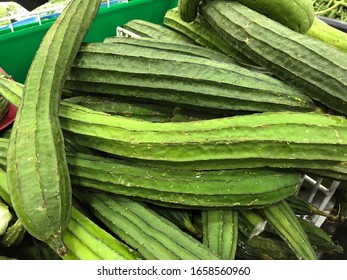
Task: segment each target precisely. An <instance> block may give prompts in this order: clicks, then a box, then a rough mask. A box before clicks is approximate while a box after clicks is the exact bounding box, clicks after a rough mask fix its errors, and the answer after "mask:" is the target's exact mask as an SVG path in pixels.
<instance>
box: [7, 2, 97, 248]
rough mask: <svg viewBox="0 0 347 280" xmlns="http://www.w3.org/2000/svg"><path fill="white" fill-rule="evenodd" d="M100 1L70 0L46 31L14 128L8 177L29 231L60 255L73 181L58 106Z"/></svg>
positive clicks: (34, 61)
mask: <svg viewBox="0 0 347 280" xmlns="http://www.w3.org/2000/svg"><path fill="white" fill-rule="evenodd" d="M100 3H101V1H100V0H92V1H84V0H74V1H72V2H71V3H70V4H69V5H68V6H67V7H66V9H65V10H64V11H63V13H62V14H61V15H60V16H59V18H58V19H57V20H56V21H55V22H54V24H53V25H52V27H51V28H50V29H49V31H48V32H47V33H46V35H45V37H44V38H43V40H42V42H41V45H40V47H39V49H38V51H37V53H36V55H35V57H34V60H33V62H32V64H31V67H30V70H29V72H28V76H27V79H26V82H25V87H24V91H23V98H22V101H21V103H20V104H19V107H18V111H17V115H16V119H15V122H14V125H13V128H12V132H11V137H10V143H9V150H8V157H7V178H8V182H9V192H10V196H11V200H12V203H13V208H14V210H15V212H16V214H17V216H18V218H19V219H20V220H21V221H22V223H23V225H24V227H25V228H26V230H27V231H28V232H29V233H30V234H31V235H32V236H34V237H35V238H37V239H39V240H41V241H44V242H46V243H47V244H48V245H50V246H51V247H52V248H53V249H54V250H55V251H56V252H57V253H58V254H59V255H64V254H65V253H66V247H65V246H64V244H63V242H62V234H63V232H64V231H65V229H66V227H67V224H68V221H69V218H70V210H71V185H70V178H69V173H68V169H67V163H66V158H65V150H64V141H63V135H62V132H61V128H60V124H59V119H58V109H59V104H60V103H59V102H60V96H61V93H62V90H63V84H64V80H65V77H66V75H67V71H68V69H69V68H70V66H71V64H72V62H73V60H74V58H75V56H76V53H77V51H78V49H79V47H80V44H81V42H82V40H83V39H84V36H85V34H86V33H87V30H88V29H89V26H90V25H91V23H92V21H93V19H94V17H95V15H96V13H97V11H98V8H99V5H100Z"/></svg>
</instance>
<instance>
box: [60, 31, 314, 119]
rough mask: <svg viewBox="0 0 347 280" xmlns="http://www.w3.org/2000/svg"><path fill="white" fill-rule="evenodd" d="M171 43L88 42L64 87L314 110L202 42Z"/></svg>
mask: <svg viewBox="0 0 347 280" xmlns="http://www.w3.org/2000/svg"><path fill="white" fill-rule="evenodd" d="M149 43H151V44H150V45H149ZM172 44H173V45H174V46H175V47H176V48H177V47H178V44H177V43H172ZM153 45H156V46H157V47H153ZM161 45H164V46H163V47H162V48H158V47H159V46H161ZM168 45H170V43H169V42H160V41H153V40H152V42H151V41H150V40H148V39H147V40H142V39H134V38H118V39H117V40H116V41H114V42H113V43H86V44H83V46H82V47H81V48H80V51H79V54H78V56H77V58H76V60H75V63H74V64H73V66H72V68H71V71H70V73H69V75H68V77H67V81H66V84H65V88H66V89H69V90H72V91H79V90H80V91H85V92H89V93H94V94H113V95H117V96H125V97H127V98H132V99H134V98H136V99H140V100H143V99H146V100H153V101H152V102H156V103H167V104H174V105H176V106H182V107H184V108H199V110H205V111H206V110H209V111H212V112H213V111H217V112H226V113H229V114H230V113H234V112H235V111H251V112H264V111H280V110H281V111H313V110H315V106H314V104H313V102H312V100H311V99H310V98H308V97H307V96H306V95H305V94H304V93H303V92H301V91H300V90H297V89H295V88H293V87H291V86H288V85H287V84H285V83H283V82H282V81H279V80H278V79H276V78H274V77H270V76H268V75H266V74H263V73H259V72H256V71H253V70H249V69H246V68H244V67H241V66H240V65H238V64H236V63H233V62H232V61H231V59H230V57H228V56H225V55H224V57H225V61H226V62H225V63H223V62H222V61H216V60H215V59H213V58H211V59H209V58H206V57H201V56H200V55H197V54H196V52H195V50H196V49H199V47H198V46H193V47H190V46H189V45H186V44H181V46H180V49H181V51H177V50H176V49H175V50H174V49H169V48H168V47H167V46H168ZM190 49H192V51H191V52H189V50H190ZM200 49H202V50H203V52H204V53H206V52H209V53H211V54H212V55H214V54H215V52H213V51H212V50H208V49H206V48H203V47H200ZM201 52H202V51H200V53H201ZM218 56H219V57H221V56H223V55H222V54H218Z"/></svg>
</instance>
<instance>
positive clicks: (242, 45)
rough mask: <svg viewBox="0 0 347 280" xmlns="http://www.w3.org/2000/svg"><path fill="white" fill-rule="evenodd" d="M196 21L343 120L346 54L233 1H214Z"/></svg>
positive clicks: (346, 97)
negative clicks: (201, 19)
mask: <svg viewBox="0 0 347 280" xmlns="http://www.w3.org/2000/svg"><path fill="white" fill-rule="evenodd" d="M201 13H202V15H203V16H204V17H205V19H206V20H207V21H208V22H209V23H210V24H211V25H212V26H213V27H214V28H215V30H216V32H217V33H218V34H219V35H220V36H221V37H223V38H224V39H225V40H227V41H228V42H229V43H230V44H232V45H234V46H236V47H237V48H238V49H239V50H240V51H242V52H243V53H244V54H245V55H247V56H248V57H249V58H251V59H253V60H254V61H257V63H258V64H259V65H260V66H263V67H265V68H266V69H268V70H269V71H272V72H273V73H274V75H276V76H277V77H278V78H279V79H281V80H283V81H285V82H286V83H288V84H291V85H293V86H295V87H297V88H300V89H302V90H304V91H305V93H306V94H307V95H308V96H310V97H311V98H312V99H314V100H316V101H318V102H319V103H321V104H323V105H325V106H327V107H329V108H330V109H332V110H333V111H334V112H336V113H338V114H343V115H347V95H346V89H347V54H346V53H345V52H343V51H340V50H338V49H337V48H334V47H332V46H330V45H328V44H326V43H324V42H321V41H319V40H317V39H315V38H312V37H310V36H308V35H306V34H300V33H298V32H295V31H293V30H291V29H289V28H287V27H285V26H283V25H282V24H280V23H278V22H276V21H274V20H271V19H269V18H267V17H265V16H263V15H262V14H260V13H258V12H256V11H254V10H251V9H249V8H248V7H246V6H244V5H242V4H240V3H238V2H237V1H225V0H215V1H212V2H208V3H206V4H205V5H203V7H202V9H201Z"/></svg>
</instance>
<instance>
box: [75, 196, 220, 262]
mask: <svg viewBox="0 0 347 280" xmlns="http://www.w3.org/2000/svg"><path fill="white" fill-rule="evenodd" d="M76 196H77V197H78V198H79V199H81V200H83V201H84V202H85V203H86V204H87V205H89V206H90V208H91V211H92V213H94V215H95V216H97V217H98V218H99V219H100V221H101V222H102V223H104V225H105V226H106V227H108V229H109V230H110V231H112V232H113V233H114V234H116V235H117V236H119V237H120V238H121V239H123V240H124V241H125V242H126V243H127V244H129V245H130V246H131V247H133V248H135V249H137V250H138V252H139V253H140V254H141V255H142V256H144V258H145V259H148V260H199V259H200V260H218V259H219V258H218V257H217V256H216V255H215V254H213V253H212V251H211V250H209V248H208V247H206V246H205V245H204V244H202V243H201V242H199V241H198V240H196V239H195V238H193V237H192V236H191V235H189V234H187V233H185V232H184V231H182V230H181V229H179V228H178V227H177V226H176V225H175V224H173V223H172V222H170V221H169V220H167V219H165V218H163V217H162V216H161V215H159V214H158V213H156V212H155V211H154V210H152V209H151V208H150V207H149V206H148V205H146V204H144V203H142V202H138V201H136V200H132V199H129V198H127V197H122V196H116V195H109V194H106V193H96V192H95V193H94V192H82V191H79V192H76Z"/></svg>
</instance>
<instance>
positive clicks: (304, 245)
mask: <svg viewBox="0 0 347 280" xmlns="http://www.w3.org/2000/svg"><path fill="white" fill-rule="evenodd" d="M259 211H260V213H261V214H262V215H263V216H264V218H265V219H266V220H267V221H268V223H269V224H270V225H271V226H272V227H273V228H274V229H275V230H276V232H277V233H278V234H279V236H281V238H282V239H283V241H285V242H286V243H287V245H288V246H289V247H290V248H291V249H292V251H293V252H294V254H295V255H296V257H297V258H298V259H300V260H316V259H317V255H316V253H315V251H314V249H313V247H312V245H311V243H310V241H309V239H308V237H307V235H306V233H305V230H304V228H303V227H302V225H301V223H300V220H299V218H298V217H297V216H296V215H295V213H294V211H293V210H292V209H291V208H290V206H289V204H288V203H287V202H286V201H285V200H283V201H280V202H278V203H275V204H273V205H270V206H268V207H264V208H262V209H259Z"/></svg>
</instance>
